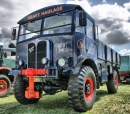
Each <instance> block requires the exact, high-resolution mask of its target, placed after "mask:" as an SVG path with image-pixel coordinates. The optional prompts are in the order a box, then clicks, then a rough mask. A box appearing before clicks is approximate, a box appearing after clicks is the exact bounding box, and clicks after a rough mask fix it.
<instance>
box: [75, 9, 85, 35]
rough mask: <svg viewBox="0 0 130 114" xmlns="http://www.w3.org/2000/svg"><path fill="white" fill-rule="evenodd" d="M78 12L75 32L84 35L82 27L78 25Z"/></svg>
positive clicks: (77, 13)
mask: <svg viewBox="0 0 130 114" xmlns="http://www.w3.org/2000/svg"><path fill="white" fill-rule="evenodd" d="M79 13H80V12H79V11H77V12H76V22H75V27H76V28H75V32H80V33H85V29H84V27H81V26H80V25H79Z"/></svg>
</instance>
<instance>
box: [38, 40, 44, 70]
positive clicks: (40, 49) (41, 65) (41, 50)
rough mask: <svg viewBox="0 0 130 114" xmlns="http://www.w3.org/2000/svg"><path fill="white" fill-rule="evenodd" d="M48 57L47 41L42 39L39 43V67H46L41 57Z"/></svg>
mask: <svg viewBox="0 0 130 114" xmlns="http://www.w3.org/2000/svg"><path fill="white" fill-rule="evenodd" d="M43 57H46V41H41V42H39V43H38V45H37V68H44V67H45V66H44V65H43V64H42V63H41V59H42V58H43Z"/></svg>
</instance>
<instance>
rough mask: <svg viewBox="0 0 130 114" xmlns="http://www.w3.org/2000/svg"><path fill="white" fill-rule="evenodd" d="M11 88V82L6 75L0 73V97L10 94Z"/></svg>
mask: <svg viewBox="0 0 130 114" xmlns="http://www.w3.org/2000/svg"><path fill="white" fill-rule="evenodd" d="M10 89H11V82H10V80H9V78H8V77H7V76H5V75H0V97H5V96H7V95H8V93H9V92H10Z"/></svg>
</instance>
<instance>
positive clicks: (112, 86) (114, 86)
mask: <svg viewBox="0 0 130 114" xmlns="http://www.w3.org/2000/svg"><path fill="white" fill-rule="evenodd" d="M107 90H108V93H116V92H117V90H118V74H117V71H116V70H115V71H114V74H113V76H112V78H110V79H109V80H108V82H107Z"/></svg>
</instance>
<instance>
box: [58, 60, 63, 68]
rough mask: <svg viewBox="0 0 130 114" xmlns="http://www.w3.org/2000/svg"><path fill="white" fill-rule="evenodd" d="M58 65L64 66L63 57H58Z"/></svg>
mask: <svg viewBox="0 0 130 114" xmlns="http://www.w3.org/2000/svg"><path fill="white" fill-rule="evenodd" d="M58 65H59V66H60V67H63V66H65V59H63V58H60V59H59V60H58Z"/></svg>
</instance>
